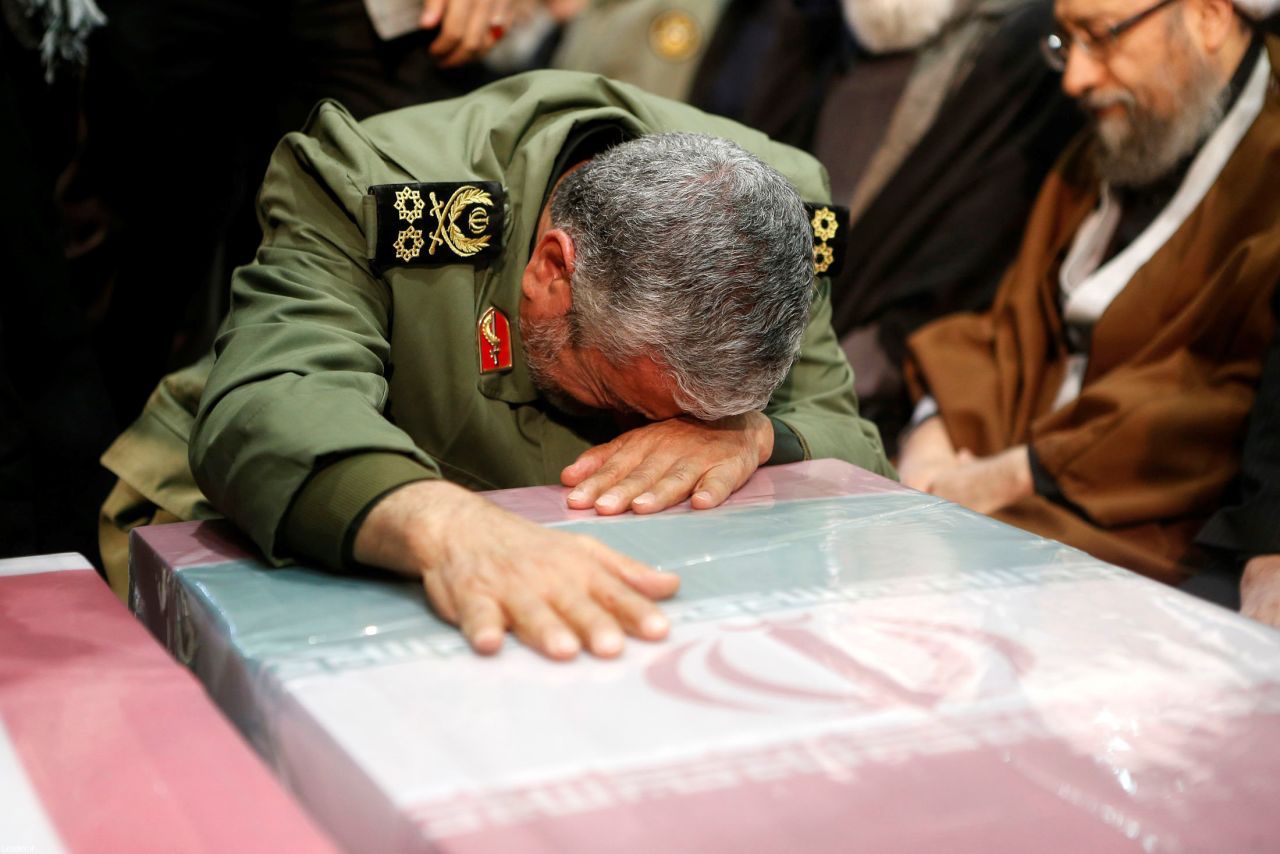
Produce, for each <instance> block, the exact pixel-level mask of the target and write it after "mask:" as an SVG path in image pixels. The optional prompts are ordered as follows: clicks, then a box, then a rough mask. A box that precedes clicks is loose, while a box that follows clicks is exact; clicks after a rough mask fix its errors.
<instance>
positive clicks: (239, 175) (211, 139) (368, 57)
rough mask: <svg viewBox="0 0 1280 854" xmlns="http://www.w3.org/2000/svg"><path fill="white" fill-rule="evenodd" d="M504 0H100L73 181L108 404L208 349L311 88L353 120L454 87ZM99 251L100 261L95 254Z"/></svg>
mask: <svg viewBox="0 0 1280 854" xmlns="http://www.w3.org/2000/svg"><path fill="white" fill-rule="evenodd" d="M508 6H509V3H508V2H507V0H426V2H425V3H424V2H422V0H413V2H404V0H368V2H367V3H362V2H360V0H299V2H292V3H284V2H248V0H239V2H223V0H172V2H167V3H161V4H156V3H150V2H143V1H142V0H103V9H104V11H105V12H106V14H107V17H108V19H109V21H110V24H109V25H108V26H107V27H106V28H104V29H103V30H102V31H100V32H99V33H98V34H97V35H96V36H95V38H94V41H93V42H92V43H91V45H90V50H91V53H92V57H93V62H92V66H91V69H90V73H89V75H88V80H87V94H86V100H87V105H86V112H87V129H88V130H87V132H88V147H87V150H86V154H85V157H84V159H83V161H82V163H81V164H80V166H81V167H82V168H81V179H82V180H83V182H84V183H86V184H89V185H91V187H92V189H93V191H94V193H95V194H96V195H97V196H98V197H100V199H101V201H102V203H103V205H104V206H105V208H106V210H107V216H108V221H107V240H106V241H105V242H104V244H103V245H102V247H101V248H100V250H99V251H98V253H97V255H98V257H97V258H95V259H87V260H86V261H85V262H84V263H83V266H86V267H89V266H95V267H97V269H95V270H92V271H90V272H89V273H88V274H89V275H92V276H95V277H97V278H98V279H99V280H100V281H98V282H96V285H97V287H99V288H100V289H103V290H105V291H108V292H109V296H108V298H107V302H106V309H105V315H104V316H103V317H102V318H101V320H100V322H98V323H97V329H96V344H97V348H98V351H99V353H100V354H101V364H102V368H103V371H104V373H105V375H106V379H107V382H108V384H109V388H110V391H111V394H112V398H113V399H114V401H115V402H116V406H117V408H118V410H119V411H120V412H121V413H123V414H132V413H134V412H136V411H138V410H139V409H140V408H141V407H142V403H143V401H144V400H145V399H146V396H147V394H148V393H149V391H150V390H151V388H152V387H154V386H155V384H156V380H157V379H158V378H159V377H160V376H161V375H162V374H163V373H165V372H166V370H168V369H169V368H171V367H173V366H176V365H178V364H183V363H185V362H188V361H190V360H191V359H193V358H195V356H197V355H198V354H199V353H201V352H203V350H204V349H205V348H206V347H207V346H208V343H209V340H210V338H211V336H212V333H213V329H214V326H215V325H216V322H217V319H218V318H219V317H220V316H221V314H222V311H223V309H224V307H225V300H226V296H225V295H226V282H227V281H228V279H229V276H230V270H231V269H232V268H233V267H235V266H238V265H240V264H243V263H247V262H248V261H249V260H251V259H252V257H253V252H254V250H255V249H256V247H257V244H258V241H259V240H260V236H261V235H260V232H259V229H258V225H257V222H256V219H255V214H254V206H253V194H254V192H255V190H256V187H257V186H258V184H259V182H260V181H261V178H262V174H263V171H264V170H265V168H266V164H267V161H268V158H269V157H270V154H271V151H272V149H273V148H274V146H275V144H276V142H277V141H278V140H279V139H280V138H281V137H282V136H283V135H284V134H285V133H287V132H288V131H291V130H294V129H296V128H298V127H300V126H301V125H302V124H303V122H304V121H305V119H306V117H307V114H308V113H309V112H310V110H311V109H312V108H313V107H314V106H315V104H316V103H317V102H319V101H320V100H321V99H323V98H334V99H336V100H338V101H340V102H341V103H342V104H344V105H345V106H346V107H347V108H348V109H349V110H351V111H352V113H353V114H355V115H356V116H357V117H364V116H368V115H372V114H374V113H379V112H385V111H387V110H391V109H395V108H398V107H405V106H409V105H411V104H417V103H420V102H423V101H430V100H435V99H439V98H446V97H451V96H454V95H458V94H461V93H463V92H465V91H468V90H469V89H471V88H473V87H474V86H476V85H478V84H479V83H482V82H484V81H485V80H486V79H487V77H486V74H485V72H484V71H483V69H481V68H480V67H479V66H477V65H475V64H470V65H468V63H471V62H472V61H473V60H474V59H476V58H478V57H479V56H482V55H483V53H484V52H485V51H486V50H488V49H489V48H491V47H492V46H493V44H494V43H496V41H497V40H499V39H500V37H501V36H502V35H503V34H504V29H505V24H506V21H507V14H508ZM104 256H105V258H104Z"/></svg>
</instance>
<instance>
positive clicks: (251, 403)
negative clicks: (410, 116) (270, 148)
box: [190, 107, 440, 562]
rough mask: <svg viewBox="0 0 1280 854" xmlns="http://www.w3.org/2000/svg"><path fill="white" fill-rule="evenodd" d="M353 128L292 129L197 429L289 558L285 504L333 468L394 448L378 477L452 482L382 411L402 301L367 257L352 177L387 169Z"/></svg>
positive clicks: (275, 549)
mask: <svg viewBox="0 0 1280 854" xmlns="http://www.w3.org/2000/svg"><path fill="white" fill-rule="evenodd" d="M349 122H350V120H349V118H346V117H345V116H343V115H341V114H340V113H339V112H338V111H337V110H336V109H333V108H329V109H328V110H326V108H323V107H322V108H321V112H320V114H319V116H318V118H317V119H316V120H315V122H314V126H313V128H312V131H311V133H312V136H304V135H302V134H290V135H289V136H288V137H286V138H285V140H284V141H283V142H282V143H281V144H280V146H279V147H278V148H277V150H276V153H275V155H274V156H273V158H272V161H271V165H270V167H269V169H268V171H267V176H266V179H265V182H264V184H263V189H262V194H261V197H260V199H259V208H260V209H259V219H260V221H261V224H262V228H263V243H262V246H261V248H260V249H259V251H258V254H257V257H256V259H255V261H254V263H253V264H251V265H249V266H247V267H242V268H240V269H239V270H237V271H236V273H235V276H234V278H233V281H232V305H231V311H230V314H229V316H228V318H227V321H226V322H225V323H224V325H223V328H222V331H221V333H220V334H219V336H218V339H217V341H216V342H215V344H214V352H215V355H216V361H215V363H214V366H213V370H212V372H211V374H210V376H209V381H208V385H207V386H206V389H205V393H204V397H203V398H202V400H201V406H200V411H199V414H198V416H197V419H196V424H195V428H194V431H193V433H192V441H191V452H190V453H191V458H190V461H191V468H192V471H193V472H194V474H195V476H196V480H197V482H198V483H199V484H200V487H201V488H202V489H203V490H204V492H205V494H206V495H208V496H209V498H210V499H211V500H212V501H213V503H214V504H215V505H216V506H217V507H218V508H219V509H220V510H222V512H224V513H226V514H227V516H229V517H230V518H231V519H233V520H234V521H235V522H236V523H237V524H238V525H240V527H241V528H243V529H244V530H245V531H246V532H248V533H249V535H250V536H251V537H252V538H253V540H254V541H255V542H256V543H257V544H258V545H259V546H260V547H261V548H262V549H263V551H264V552H265V553H266V554H267V555H269V556H271V557H272V558H273V559H277V560H278V559H280V558H282V557H283V556H284V554H283V553H284V551H285V549H284V548H283V546H282V540H281V528H282V519H283V518H284V516H285V513H286V511H287V510H288V509H289V507H290V505H291V503H292V502H293V500H294V498H295V496H297V494H298V492H299V490H300V489H301V488H302V486H303V485H304V484H305V483H307V481H308V480H309V479H310V477H311V476H312V474H313V473H314V472H316V471H318V470H320V469H322V468H325V467H326V466H328V465H330V464H332V463H333V462H335V461H339V460H343V459H347V458H354V457H357V456H359V455H369V454H374V455H387V454H391V455H397V456H399V457H401V458H403V460H404V463H405V464H406V465H401V466H399V468H398V469H396V467H395V466H388V465H387V464H386V458H385V456H378V457H376V458H377V459H381V460H382V467H381V469H380V472H381V474H378V472H374V473H372V474H371V477H374V478H375V479H377V478H378V477H380V478H382V480H384V481H385V480H387V477H388V474H387V472H388V471H390V470H398V471H399V475H395V476H392V477H391V479H393V480H394V479H395V478H396V477H399V478H401V482H404V479H405V478H410V479H414V478H421V477H439V476H440V471H439V468H438V466H437V465H436V463H435V462H434V461H433V460H431V459H430V458H429V457H427V456H426V455H425V454H424V453H423V452H422V451H421V450H420V449H418V448H417V447H416V446H415V445H414V443H413V441H412V440H411V439H410V437H409V436H408V435H407V434H406V433H404V432H403V431H402V430H400V429H398V428H397V427H395V425H393V424H392V423H391V422H390V421H388V420H387V418H385V417H384V416H383V409H384V407H385V406H386V403H387V396H388V385H387V362H388V358H389V352H390V344H389V329H390V322H391V317H390V313H391V298H390V293H389V291H388V289H387V287H386V286H385V284H384V283H383V282H381V281H380V280H379V279H378V278H377V276H376V275H375V274H374V272H373V270H372V269H371V268H370V266H369V263H368V262H367V261H366V260H365V256H366V238H365V235H364V233H363V232H362V230H361V227H360V224H359V223H360V216H359V212H360V210H361V208H360V205H361V200H362V199H363V196H364V193H365V189H366V188H365V187H364V186H363V184H364V181H357V180H355V179H354V178H352V177H351V176H353V175H355V176H363V175H369V174H373V173H375V170H376V168H378V166H379V164H378V163H377V162H376V160H375V158H376V152H374V150H373V149H372V147H371V146H369V145H368V144H367V143H365V142H364V140H363V138H362V137H361V136H360V135H359V134H358V132H357V130H356V129H355V128H354V126H353V125H351V124H350V123H349ZM370 183H373V182H370ZM411 468H412V470H411V471H410V469H411ZM381 486H383V487H385V486H386V483H382V484H381ZM365 488H366V490H367V489H369V488H375V489H376V488H379V487H378V484H375V485H374V486H373V487H368V486H366V487H365ZM359 498H360V496H357V497H356V498H355V499H353V500H359ZM327 548H328V547H327V546H326V547H325V549H327ZM321 550H324V549H321ZM330 550H331V549H330ZM317 556H319V557H322V559H325V560H326V562H331V561H330V560H328V559H327V558H325V557H324V556H321V555H317Z"/></svg>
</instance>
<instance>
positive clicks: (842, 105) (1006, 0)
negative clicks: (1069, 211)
mask: <svg viewBox="0 0 1280 854" xmlns="http://www.w3.org/2000/svg"><path fill="white" fill-rule="evenodd" d="M925 5H927V6H930V8H931V10H932V14H931V15H924V14H921V15H919V16H914V15H913V14H911V12H913V11H918V4H916V3H913V2H906V0H874V2H868V0H848V2H846V4H845V9H846V15H847V16H848V18H849V20H850V23H851V25H852V27H853V30H854V32H855V33H856V34H857V35H858V38H859V41H860V42H867V43H868V44H869V45H871V46H873V48H874V51H875V53H872V52H871V49H872V48H867V47H864V48H863V49H862V50H863V55H862V56H860V57H859V58H857V59H855V60H854V62H853V64H852V66H851V67H850V68H849V70H848V71H846V72H844V73H843V74H841V75H839V76H837V77H836V79H835V80H834V81H833V84H832V86H831V89H830V91H829V92H828V94H827V96H826V100H825V103H824V104H823V109H822V112H821V114H820V115H819V118H818V124H817V128H816V131H815V134H816V138H815V142H814V146H813V150H814V153H815V154H817V156H818V158H819V159H820V160H821V161H822V162H823V163H824V164H826V166H827V168H828V169H829V170H830V172H831V183H832V194H833V195H834V197H835V198H837V199H840V200H842V201H843V202H844V203H845V204H848V205H849V207H850V220H851V222H850V226H849V231H848V235H847V245H848V254H847V256H846V259H845V262H844V265H843V267H842V269H841V271H840V272H839V274H838V275H837V276H836V280H835V283H834V289H833V316H832V324H833V325H834V326H835V329H836V334H837V335H839V336H840V338H841V343H842V345H843V346H844V350H845V353H846V355H848V357H849V359H850V361H851V362H852V363H853V365H854V368H855V370H856V375H857V389H856V391H857V393H858V397H859V400H860V401H861V402H862V405H863V406H864V407H865V411H866V413H867V417H868V418H871V419H872V420H873V421H875V422H876V424H877V426H879V427H880V432H881V434H882V435H883V436H884V437H885V441H886V444H887V446H888V447H890V448H891V449H892V450H893V451H896V447H897V437H898V434H899V433H900V432H901V431H902V429H903V427H905V426H906V423H907V420H908V419H909V417H910V413H911V403H910V398H909V395H908V393H907V389H906V383H905V382H904V380H903V377H902V367H901V366H902V362H903V360H904V358H905V356H906V341H907V337H908V336H909V335H911V333H913V332H914V331H915V330H916V329H918V328H919V327H920V326H922V325H924V324H925V323H927V322H929V321H931V320H934V319H936V318H938V317H941V316H943V315H946V314H951V313H954V312H958V311H980V310H983V309H985V308H987V307H988V306H989V305H990V304H991V300H992V298H993V297H994V296H995V290H996V285H997V284H998V283H999V281H1000V277H1001V276H1002V275H1003V273H1004V270H1005V268H1006V267H1008V265H1009V262H1010V261H1012V260H1013V257H1014V255H1015V253H1016V252H1017V249H1018V242H1019V240H1020V239H1021V237H1022V229H1023V227H1024V226H1025V224H1026V218H1027V214H1028V213H1029V212H1030V210H1031V205H1032V202H1033V201H1034V200H1035V194H1036V192H1037V190H1038V188H1039V186H1040V183H1041V181H1043V180H1044V176H1045V175H1046V174H1047V173H1048V171H1049V168H1050V167H1051V166H1052V165H1053V162H1054V161H1055V160H1056V159H1057V157H1058V155H1059V154H1061V152H1062V149H1063V148H1064V147H1065V145H1066V143H1067V141H1068V140H1069V139H1070V138H1071V136H1072V135H1073V134H1074V133H1075V132H1076V130H1077V129H1078V128H1079V127H1080V123H1081V120H1080V115H1079V112H1078V111H1077V110H1076V109H1075V107H1074V105H1073V104H1071V102H1070V99H1068V98H1066V97H1065V96H1064V95H1063V94H1062V93H1061V92H1060V90H1059V87H1058V80H1057V76H1056V75H1055V74H1053V72H1052V71H1051V70H1050V69H1049V68H1047V67H1046V66H1045V64H1044V62H1043V60H1042V59H1041V57H1040V54H1039V51H1038V49H1037V46H1036V43H1037V40H1038V38H1039V37H1040V36H1042V35H1043V34H1044V33H1045V32H1047V31H1048V30H1049V29H1050V28H1051V26H1052V3H1051V2H1049V0H1032V2H1026V0H976V2H974V0H965V2H956V1H955V0H952V2H940V3H933V4H925ZM886 51H887V52H886Z"/></svg>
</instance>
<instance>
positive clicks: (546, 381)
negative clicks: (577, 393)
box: [520, 317, 599, 417]
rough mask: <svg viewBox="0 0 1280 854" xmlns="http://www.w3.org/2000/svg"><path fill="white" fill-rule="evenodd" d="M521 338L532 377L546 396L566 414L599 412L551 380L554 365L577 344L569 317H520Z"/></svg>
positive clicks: (594, 413) (577, 414)
mask: <svg viewBox="0 0 1280 854" xmlns="http://www.w3.org/2000/svg"><path fill="white" fill-rule="evenodd" d="M520 337H521V339H522V340H523V343H524V358H525V364H526V365H527V366H528V368H529V377H530V379H532V380H533V384H534V385H535V386H537V387H538V391H539V392H541V393H542V396H543V397H544V398H546V399H547V401H548V402H549V403H550V404H551V405H552V406H554V407H555V408H556V409H558V410H560V411H561V412H563V413H564V414H566V415H573V416H579V417H580V416H588V415H596V414H599V410H597V409H594V408H592V407H590V406H587V405H586V404H585V403H581V402H580V401H578V400H577V399H576V398H574V397H572V396H571V395H570V394H569V393H568V392H566V391H565V390H564V389H563V388H561V387H560V384H559V383H557V382H556V381H555V380H554V379H552V377H551V373H552V369H551V366H552V365H554V364H555V361H556V359H557V358H558V357H559V355H560V353H561V352H562V351H563V350H564V349H565V348H567V347H568V346H569V345H570V344H571V343H572V342H573V331H572V326H571V324H570V322H569V318H567V317H556V318H553V319H551V320H545V321H539V322H536V323H535V322H533V321H529V320H527V319H525V318H524V317H521V318H520Z"/></svg>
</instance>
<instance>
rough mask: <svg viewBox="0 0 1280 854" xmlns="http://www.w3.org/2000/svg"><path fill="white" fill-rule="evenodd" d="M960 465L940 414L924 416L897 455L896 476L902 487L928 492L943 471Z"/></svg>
mask: <svg viewBox="0 0 1280 854" xmlns="http://www.w3.org/2000/svg"><path fill="white" fill-rule="evenodd" d="M959 464H960V458H959V456H958V455H957V454H956V449H955V447H954V446H953V445H952V444H951V436H950V435H948V433H947V426H946V424H944V423H943V421H942V418H941V416H938V415H935V416H933V417H932V418H929V419H926V420H925V421H924V422H923V423H922V424H920V426H918V427H916V428H915V429H914V430H912V431H911V433H910V435H908V436H907V440H906V441H905V442H904V443H903V444H902V453H901V454H900V455H899V457H898V479H899V480H900V481H902V485H903V486H909V487H911V488H912V489H918V490H920V491H921V492H928V491H929V488H930V487H931V486H933V481H934V479H935V478H937V477H938V476H939V475H940V474H942V473H943V472H944V471H948V470H949V469H953V468H955V467H956V466H958V465H959Z"/></svg>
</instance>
